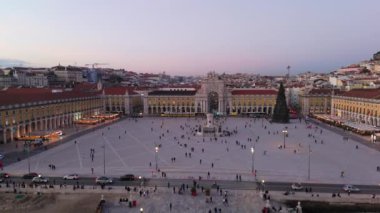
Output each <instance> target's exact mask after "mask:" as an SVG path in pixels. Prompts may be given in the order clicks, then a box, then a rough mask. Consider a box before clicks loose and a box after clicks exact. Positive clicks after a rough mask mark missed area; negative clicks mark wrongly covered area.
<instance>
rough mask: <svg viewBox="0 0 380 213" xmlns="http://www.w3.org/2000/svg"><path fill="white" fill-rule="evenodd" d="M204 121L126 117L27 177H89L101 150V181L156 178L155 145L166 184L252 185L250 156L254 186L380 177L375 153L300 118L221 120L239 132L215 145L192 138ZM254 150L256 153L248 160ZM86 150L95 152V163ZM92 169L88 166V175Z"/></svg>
mask: <svg viewBox="0 0 380 213" xmlns="http://www.w3.org/2000/svg"><path fill="white" fill-rule="evenodd" d="M205 122H206V120H205V119H201V118H159V117H147V118H139V119H137V120H134V119H131V118H128V119H124V120H121V121H120V122H117V123H114V124H112V125H110V126H107V127H104V128H101V129H98V130H95V131H93V132H91V133H89V134H86V135H83V136H80V137H78V138H76V139H75V140H72V141H68V142H67V143H64V144H62V145H60V146H57V147H54V148H52V149H49V150H47V151H45V152H42V153H41V154H38V155H34V156H32V157H31V158H30V165H31V171H32V172H38V173H41V174H43V175H48V176H63V175H65V174H67V173H72V172H75V173H78V174H80V175H81V176H89V177H91V176H99V175H103V173H104V166H103V165H104V151H105V169H106V171H105V172H106V175H107V176H113V177H119V176H120V175H123V174H130V173H131V174H135V175H142V176H145V177H157V178H161V173H159V172H156V169H155V167H156V160H155V157H156V153H155V146H158V145H160V148H159V150H158V152H157V165H158V168H159V170H160V171H162V172H165V173H166V174H167V177H168V178H198V177H199V176H201V177H202V178H203V179H207V178H209V179H215V180H219V179H224V180H235V178H236V175H237V174H239V175H241V177H242V180H255V177H254V175H253V173H252V157H254V169H255V170H257V173H256V174H257V179H258V180H265V181H289V182H319V183H353V184H379V183H380V172H378V171H376V167H377V166H379V165H380V155H379V153H378V151H376V150H373V149H370V148H368V147H366V146H364V145H362V144H360V143H358V142H355V141H353V140H352V139H351V138H350V139H348V140H343V136H342V135H339V134H336V133H334V132H332V131H329V130H327V129H322V128H321V127H318V126H315V125H310V124H306V123H305V122H303V121H302V123H300V122H299V120H293V121H292V122H291V123H290V124H271V123H269V122H268V121H266V120H263V119H254V118H240V117H236V118H235V117H228V118H223V119H221V121H220V122H221V124H222V129H223V130H227V129H228V130H229V131H233V130H237V133H236V134H233V135H231V136H225V137H218V138H217V140H215V139H214V138H211V137H203V136H199V135H197V134H195V133H194V132H192V131H193V130H195V129H197V128H196V125H202V126H203V124H204V123H205ZM285 127H287V131H288V137H286V138H285V143H286V148H285V149H283V148H280V146H282V145H283V140H284V135H283V133H282V130H283V129H285ZM75 141H76V142H75ZM309 145H310V150H311V152H310V180H309V178H308V168H309ZM103 146H105V150H104V149H103ZM252 146H254V147H255V148H254V150H255V152H254V156H252V152H251V147H252ZM91 149H94V150H95V152H94V159H93V161H92V158H91V155H90V153H91V152H90V150H91ZM192 149H193V151H192ZM202 150H203V151H202ZM189 153H191V154H189ZM190 155H191V157H190ZM173 158H175V160H174V159H173ZM49 164H53V165H55V166H56V169H55V170H51V169H50V168H49ZM91 168H94V173H93V174H92V169H91ZM4 170H5V171H6V172H9V173H11V174H20V175H21V174H24V173H27V172H28V161H27V160H26V159H25V160H22V161H20V162H17V163H14V164H11V165H9V166H7V167H5V168H4ZM342 171H343V172H344V175H343V177H342V176H341V174H342ZM208 173H209V174H210V176H209V177H208Z"/></svg>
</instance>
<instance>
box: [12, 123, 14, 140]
mask: <svg viewBox="0 0 380 213" xmlns="http://www.w3.org/2000/svg"><path fill="white" fill-rule="evenodd" d="M13 133H14V130H13V126H11V142H13V136H14V135H13Z"/></svg>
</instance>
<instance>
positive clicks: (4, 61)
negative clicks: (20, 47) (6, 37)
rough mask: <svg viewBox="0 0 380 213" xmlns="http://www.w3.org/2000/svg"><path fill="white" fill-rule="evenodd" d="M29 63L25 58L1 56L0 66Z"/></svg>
mask: <svg viewBox="0 0 380 213" xmlns="http://www.w3.org/2000/svg"><path fill="white" fill-rule="evenodd" d="M29 64H30V63H29V62H27V61H23V60H18V59H5V58H0V67H14V66H27V65H29Z"/></svg>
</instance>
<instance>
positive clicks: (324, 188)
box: [7, 177, 380, 194]
mask: <svg viewBox="0 0 380 213" xmlns="http://www.w3.org/2000/svg"><path fill="white" fill-rule="evenodd" d="M7 181H8V182H9V184H10V185H12V183H13V182H15V183H22V182H24V183H25V184H29V183H30V182H31V180H26V179H22V178H21V177H11V178H9V179H8V180H7ZM194 181H196V183H197V185H199V187H202V186H203V187H204V188H216V185H215V183H216V184H217V185H218V186H219V187H220V188H222V189H228V190H259V189H264V190H269V191H283V192H285V191H290V186H291V184H292V183H288V182H265V183H264V184H262V183H259V182H257V183H256V182H253V181H229V180H218V181H213V180H190V179H166V178H165V179H145V181H144V185H145V186H148V187H154V186H157V187H168V183H170V187H173V186H176V187H177V188H178V187H179V186H181V185H182V184H185V185H188V186H189V187H191V186H193V183H194ZM141 182H142V181H141V180H135V181H120V180H118V179H114V182H113V184H112V185H114V186H130V187H134V186H141ZM49 183H50V184H54V185H60V184H63V185H64V184H66V185H77V184H79V185H85V186H93V185H94V184H95V179H94V178H87V177H86V178H80V179H79V180H63V179H62V177H49ZM301 185H302V186H303V187H304V188H305V187H307V188H310V187H311V188H312V192H313V193H338V192H340V193H342V192H344V191H343V189H342V187H343V184H319V183H301ZM356 186H357V187H358V188H359V189H360V192H356V193H358V194H380V186H379V185H356ZM302 191H303V190H302Z"/></svg>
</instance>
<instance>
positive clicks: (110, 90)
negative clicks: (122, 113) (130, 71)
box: [104, 87, 128, 95]
mask: <svg viewBox="0 0 380 213" xmlns="http://www.w3.org/2000/svg"><path fill="white" fill-rule="evenodd" d="M127 90H128V88H127V87H107V88H104V93H105V94H106V95H125V93H126V91H127Z"/></svg>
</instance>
